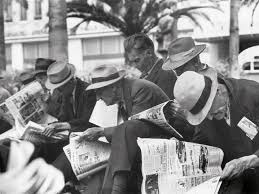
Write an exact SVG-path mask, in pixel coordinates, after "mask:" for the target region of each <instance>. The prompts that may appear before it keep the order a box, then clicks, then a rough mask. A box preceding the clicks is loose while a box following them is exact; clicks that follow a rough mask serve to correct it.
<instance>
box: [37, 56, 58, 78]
mask: <svg viewBox="0 0 259 194" xmlns="http://www.w3.org/2000/svg"><path fill="white" fill-rule="evenodd" d="M54 62H55V60H52V59H46V58H37V59H36V62H35V69H34V72H33V73H34V75H37V74H39V73H47V70H48V68H49V66H50V65H51V64H52V63H54Z"/></svg>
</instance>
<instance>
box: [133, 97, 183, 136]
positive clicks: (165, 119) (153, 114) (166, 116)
mask: <svg viewBox="0 0 259 194" xmlns="http://www.w3.org/2000/svg"><path fill="white" fill-rule="evenodd" d="M171 103H175V101H173V100H169V101H167V102H164V103H161V104H158V105H156V106H154V107H152V108H150V109H147V110H144V111H142V112H140V113H138V114H135V115H133V116H131V117H130V118H129V120H133V119H144V120H147V121H150V122H152V123H154V124H156V125H158V126H159V127H161V128H163V129H165V130H167V131H169V132H170V133H171V134H172V135H174V136H175V137H177V138H183V137H182V135H181V134H180V133H179V132H178V131H177V130H176V129H175V128H173V127H172V126H171V125H170V124H169V120H170V119H171V118H172V117H173V116H172V115H173V113H172V112H171V110H170V106H171ZM179 118H181V119H183V117H182V116H181V117H180V115H179Z"/></svg>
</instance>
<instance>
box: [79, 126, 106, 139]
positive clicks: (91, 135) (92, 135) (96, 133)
mask: <svg viewBox="0 0 259 194" xmlns="http://www.w3.org/2000/svg"><path fill="white" fill-rule="evenodd" d="M102 136H104V128H102V127H92V128H88V129H87V130H85V131H84V132H83V134H82V135H81V136H80V137H79V138H78V140H77V141H78V142H79V143H80V142H82V141H83V140H89V141H96V140H98V138H99V137H102Z"/></svg>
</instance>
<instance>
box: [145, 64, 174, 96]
mask: <svg viewBox="0 0 259 194" xmlns="http://www.w3.org/2000/svg"><path fill="white" fill-rule="evenodd" d="M163 63H164V61H163V59H160V60H158V61H157V63H156V64H155V65H154V67H153V69H152V70H151V72H150V74H149V75H148V76H147V77H146V78H145V79H146V80H148V81H151V82H153V83H155V84H156V85H158V86H159V87H160V88H161V89H162V90H163V91H164V92H165V93H166V95H167V96H168V97H169V98H170V99H174V93H173V90H174V84H175V82H176V79H177V77H176V74H175V72H174V71H172V70H163V69H162V65H163Z"/></svg>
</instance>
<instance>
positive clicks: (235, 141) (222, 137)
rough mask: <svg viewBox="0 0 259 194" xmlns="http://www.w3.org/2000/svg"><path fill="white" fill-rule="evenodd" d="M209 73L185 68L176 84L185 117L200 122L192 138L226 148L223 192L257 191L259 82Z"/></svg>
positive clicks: (175, 93) (195, 123)
mask: <svg viewBox="0 0 259 194" xmlns="http://www.w3.org/2000/svg"><path fill="white" fill-rule="evenodd" d="M207 75H208V77H207V76H203V75H201V74H198V73H196V72H193V71H186V72H185V73H183V74H182V75H181V76H179V77H178V79H177V81H176V83H175V87H174V96H175V99H176V100H177V101H178V102H179V104H180V105H181V106H182V107H183V108H185V109H186V110H187V112H186V119H187V120H188V122H189V123H190V124H192V125H198V127H197V131H196V134H195V135H194V138H193V141H194V142H197V143H201V144H207V145H211V146H215V147H219V148H221V149H222V150H223V152H224V158H223V164H222V166H223V167H224V169H223V173H222V176H221V179H222V180H224V182H223V184H222V186H221V190H220V193H224V191H226V193H235V194H236V193H242V191H243V190H245V191H246V192H249V193H251V192H252V193H258V192H259V190H258V188H257V186H258V183H255V182H256V180H258V178H256V176H258V173H256V172H255V171H252V170H251V168H256V167H258V166H259V135H258V134H257V133H258V130H257V129H258V126H259V84H258V83H257V82H255V81H250V80H241V79H240V80H238V79H231V78H226V79H223V78H217V74H216V73H215V71H210V73H207ZM248 174H249V175H250V176H248ZM251 174H253V176H252V175H251ZM252 183H255V184H252ZM248 184H249V186H248Z"/></svg>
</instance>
